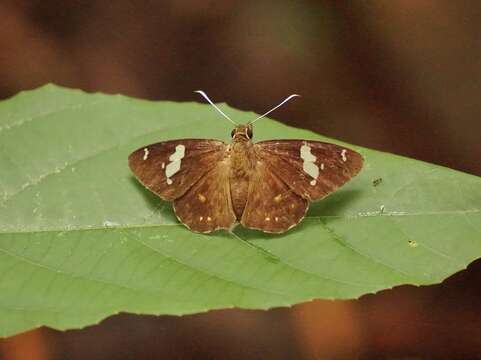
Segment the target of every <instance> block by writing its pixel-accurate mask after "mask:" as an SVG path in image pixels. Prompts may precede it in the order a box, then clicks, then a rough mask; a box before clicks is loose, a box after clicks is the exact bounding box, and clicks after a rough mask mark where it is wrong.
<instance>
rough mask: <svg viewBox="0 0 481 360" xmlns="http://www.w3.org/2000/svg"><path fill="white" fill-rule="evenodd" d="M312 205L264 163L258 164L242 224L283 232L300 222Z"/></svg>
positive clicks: (251, 182)
mask: <svg viewBox="0 0 481 360" xmlns="http://www.w3.org/2000/svg"><path fill="white" fill-rule="evenodd" d="M308 207H309V202H308V201H307V200H306V199H303V198H302V197H301V196H299V195H298V194H296V192H295V191H293V189H292V188H290V187H289V186H288V185H287V184H286V183H285V182H284V181H282V179H281V178H280V177H279V176H277V175H276V174H275V173H274V172H273V171H272V170H271V169H270V167H269V165H268V164H267V163H266V162H264V161H257V164H256V168H255V171H254V172H253V177H252V179H251V181H250V182H249V190H248V194H247V203H246V207H245V209H244V213H243V214H242V218H241V221H240V222H241V224H242V225H243V226H245V227H248V228H252V229H258V230H262V231H266V232H272V233H281V232H284V231H287V230H289V229H290V228H291V227H293V226H294V225H296V224H297V223H299V222H300V221H301V220H302V218H303V217H304V215H305V214H306V211H307V208H308Z"/></svg>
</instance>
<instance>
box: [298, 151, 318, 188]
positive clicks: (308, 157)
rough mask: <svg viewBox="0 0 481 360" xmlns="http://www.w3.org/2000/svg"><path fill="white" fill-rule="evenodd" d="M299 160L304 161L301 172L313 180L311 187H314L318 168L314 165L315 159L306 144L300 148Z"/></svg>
mask: <svg viewBox="0 0 481 360" xmlns="http://www.w3.org/2000/svg"><path fill="white" fill-rule="evenodd" d="M301 159H303V160H304V163H303V164H302V170H304V172H305V173H306V174H307V175H309V176H310V177H312V178H313V180H312V181H311V185H312V186H314V185H316V179H317V177H318V176H319V167H318V166H317V165H316V164H315V163H314V162H315V161H316V159H317V158H316V157H315V156H314V155H312V153H311V147H310V146H309V145H307V144H304V145H302V146H301Z"/></svg>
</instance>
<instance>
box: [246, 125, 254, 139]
mask: <svg viewBox="0 0 481 360" xmlns="http://www.w3.org/2000/svg"><path fill="white" fill-rule="evenodd" d="M252 135H253V134H252V128H251V127H248V128H247V137H248V138H249V139H252Z"/></svg>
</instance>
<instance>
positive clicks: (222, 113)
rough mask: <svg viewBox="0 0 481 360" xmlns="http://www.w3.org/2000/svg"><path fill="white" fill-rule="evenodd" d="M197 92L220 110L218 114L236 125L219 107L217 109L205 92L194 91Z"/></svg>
mask: <svg viewBox="0 0 481 360" xmlns="http://www.w3.org/2000/svg"><path fill="white" fill-rule="evenodd" d="M194 92H196V93H198V94H201V95H202V96H203V97H204V98H205V99H206V100H207V101H208V102H209V104H211V105H212V106H213V107H214V108H215V109H216V110H217V111H218V112H220V114H221V115H222V116H223V117H225V118H226V119H227V120H229V121H230V122H231V123H233V124H234V125H237V124H236V123H235V122H234V121H233V120H232V119H231V118H230V117H228V116H227V115H226V114H225V113H224V112H223V111H222V110H221V109H219V108H218V107H217V106H216V105H215V104H214V103H213V102H212V101H211V100H210V99H209V97H208V96H207V94H206V93H205V92H203V91H202V90H196V91H194Z"/></svg>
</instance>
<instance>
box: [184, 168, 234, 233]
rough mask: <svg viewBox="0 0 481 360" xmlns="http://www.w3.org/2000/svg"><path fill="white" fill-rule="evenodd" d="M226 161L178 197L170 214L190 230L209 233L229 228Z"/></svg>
mask: <svg viewBox="0 0 481 360" xmlns="http://www.w3.org/2000/svg"><path fill="white" fill-rule="evenodd" d="M229 171H230V167H229V162H228V159H226V160H223V161H220V162H218V163H217V164H216V166H215V167H214V168H213V169H211V170H210V171H208V172H207V174H205V175H204V176H202V177H201V178H200V179H199V180H198V181H197V182H196V183H195V184H194V185H193V186H192V187H191V188H190V189H189V190H187V192H186V193H185V194H184V195H183V196H181V197H180V198H178V199H176V200H174V211H175V213H176V215H177V217H178V218H179V220H180V221H181V222H182V223H184V224H185V225H186V226H187V227H188V228H189V229H190V230H192V231H196V232H203V233H205V232H211V231H214V230H218V229H230V228H231V227H232V226H233V225H234V223H235V221H236V216H235V213H234V210H233V207H232V200H231V194H230V185H229Z"/></svg>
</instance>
